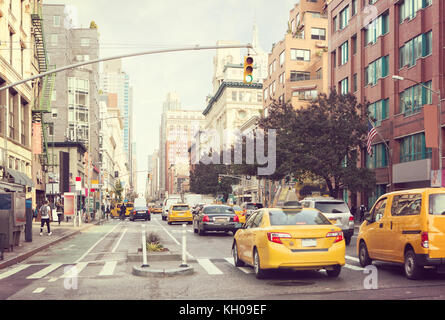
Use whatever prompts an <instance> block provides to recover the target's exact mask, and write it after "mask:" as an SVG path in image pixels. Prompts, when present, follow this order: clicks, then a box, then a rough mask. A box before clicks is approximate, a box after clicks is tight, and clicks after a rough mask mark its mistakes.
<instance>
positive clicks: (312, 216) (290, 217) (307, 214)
mask: <svg viewBox="0 0 445 320" xmlns="http://www.w3.org/2000/svg"><path fill="white" fill-rule="evenodd" d="M269 217H270V225H271V226H293V225H326V224H327V225H329V224H331V222H329V220H328V219H327V218H326V217H325V216H324V215H323V214H322V213H320V212H318V211H316V210H299V209H286V210H284V211H283V210H281V209H280V210H272V211H270V212H269Z"/></svg>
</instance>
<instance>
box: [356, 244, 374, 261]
mask: <svg viewBox="0 0 445 320" xmlns="http://www.w3.org/2000/svg"><path fill="white" fill-rule="evenodd" d="M358 258H359V261H360V266H361V267H362V268H364V267H366V266H369V265H370V264H372V260H371V258H370V257H369V253H368V248H367V247H366V243H364V242H363V241H362V242H360V246H359V254H358Z"/></svg>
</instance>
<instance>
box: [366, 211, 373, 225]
mask: <svg viewBox="0 0 445 320" xmlns="http://www.w3.org/2000/svg"><path fill="white" fill-rule="evenodd" d="M365 220H366V221H368V222H369V223H372V216H371V214H370V213H369V211H366V212H365Z"/></svg>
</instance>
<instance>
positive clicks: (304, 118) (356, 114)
mask: <svg viewBox="0 0 445 320" xmlns="http://www.w3.org/2000/svg"><path fill="white" fill-rule="evenodd" d="M368 115H369V112H368V103H365V104H359V103H357V99H356V97H355V96H354V95H352V94H346V95H343V94H340V95H339V94H337V93H336V91H335V90H331V92H330V94H329V95H326V94H320V95H319V96H318V97H317V99H316V100H314V101H312V102H311V103H310V104H309V106H308V107H305V108H302V109H299V110H297V111H296V119H295V123H294V125H295V127H294V131H293V134H294V137H295V140H294V144H295V145H296V146H298V148H297V150H296V158H297V160H296V164H297V166H298V170H299V171H303V172H304V171H306V172H310V173H312V174H314V175H315V176H318V177H321V178H322V179H324V181H325V182H326V186H327V187H328V189H329V194H330V195H331V196H332V197H336V198H338V197H339V191H340V190H341V189H342V188H346V189H348V190H350V191H352V192H355V191H364V192H367V191H371V190H373V189H374V187H375V174H374V172H373V171H371V170H369V169H367V168H357V165H356V164H357V159H358V158H357V157H358V152H357V150H362V148H364V147H365V145H366V136H367V132H368Z"/></svg>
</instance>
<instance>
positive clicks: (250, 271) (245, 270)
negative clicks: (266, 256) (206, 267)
mask: <svg viewBox="0 0 445 320" xmlns="http://www.w3.org/2000/svg"><path fill="white" fill-rule="evenodd" d="M224 260H226V261H227V262H228V263H230V264H231V265H232V266H235V262H233V258H224ZM237 268H238V269H240V270H241V271H242V272H244V273H253V270H252V269H249V268H246V267H237Z"/></svg>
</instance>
